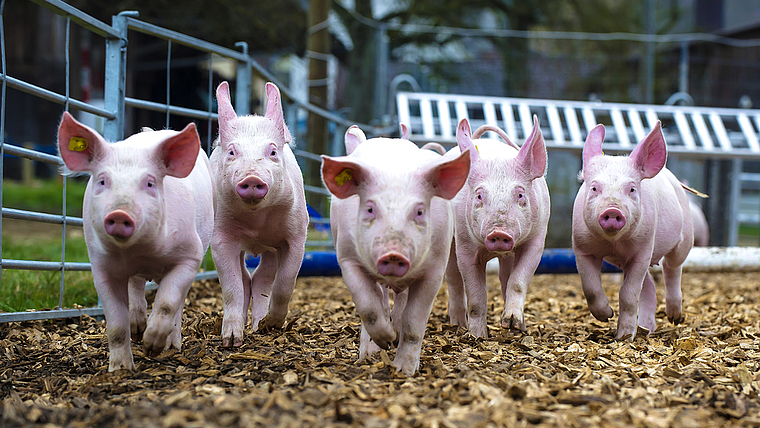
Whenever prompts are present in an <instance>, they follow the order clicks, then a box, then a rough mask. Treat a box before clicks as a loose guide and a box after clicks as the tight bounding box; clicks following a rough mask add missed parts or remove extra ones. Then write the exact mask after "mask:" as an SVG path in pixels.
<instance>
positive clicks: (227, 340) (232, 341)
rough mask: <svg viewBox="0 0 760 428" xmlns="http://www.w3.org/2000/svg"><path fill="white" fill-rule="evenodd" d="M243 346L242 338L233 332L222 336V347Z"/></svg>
mask: <svg viewBox="0 0 760 428" xmlns="http://www.w3.org/2000/svg"><path fill="white" fill-rule="evenodd" d="M241 346H243V338H242V337H235V335H234V334H232V335H230V336H229V337H223V338H222V348H239V347H241Z"/></svg>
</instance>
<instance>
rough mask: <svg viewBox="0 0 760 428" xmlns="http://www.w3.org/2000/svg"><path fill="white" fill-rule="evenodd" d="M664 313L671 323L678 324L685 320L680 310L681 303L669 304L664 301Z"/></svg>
mask: <svg viewBox="0 0 760 428" xmlns="http://www.w3.org/2000/svg"><path fill="white" fill-rule="evenodd" d="M665 314H666V315H667V316H668V321H670V322H671V323H672V324H673V325H678V324H681V323H683V322H684V321H685V319H684V317H683V313H682V312H681V305H669V304H667V303H666V304H665Z"/></svg>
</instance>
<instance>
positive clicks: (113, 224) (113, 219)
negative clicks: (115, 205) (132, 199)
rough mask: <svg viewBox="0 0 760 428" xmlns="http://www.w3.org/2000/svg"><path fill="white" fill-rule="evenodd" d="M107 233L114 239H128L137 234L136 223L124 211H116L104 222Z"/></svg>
mask: <svg viewBox="0 0 760 428" xmlns="http://www.w3.org/2000/svg"><path fill="white" fill-rule="evenodd" d="M103 226H105V229H106V233H107V234H109V235H111V236H113V237H114V238H120V239H127V238H129V237H130V236H132V234H133V233H135V221H134V220H133V219H132V217H131V216H130V215H129V214H127V213H126V212H124V211H122V210H115V211H112V212H111V213H110V214H108V215H107V216H106V218H105V220H103Z"/></svg>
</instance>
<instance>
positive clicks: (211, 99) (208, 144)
mask: <svg viewBox="0 0 760 428" xmlns="http://www.w3.org/2000/svg"><path fill="white" fill-rule="evenodd" d="M208 57H209V59H208V99H207V101H206V102H207V105H208V110H207V113H208V114H209V116H210V115H211V113H212V112H213V108H212V106H213V104H214V96H213V94H214V54H212V53H210V54H208ZM213 123H214V122H213V120H211V118H210V117H209V119H208V120H207V121H206V125H207V126H206V156H211V146H212V143H211V137H212V135H211V128H213ZM203 263H204V269H205V263H206V259H205V258H204V259H203Z"/></svg>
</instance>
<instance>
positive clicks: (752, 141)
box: [736, 113, 760, 152]
mask: <svg viewBox="0 0 760 428" xmlns="http://www.w3.org/2000/svg"><path fill="white" fill-rule="evenodd" d="M736 120H737V121H738V122H739V127H740V128H741V129H742V133H744V137H745V138H746V139H747V144H748V145H749V148H750V149H751V150H752V151H753V152H760V144H759V143H758V139H757V134H756V133H755V130H754V129H753V128H752V123H751V122H750V121H749V117H747V115H746V114H744V113H741V114H739V115H738V117H737V118H736Z"/></svg>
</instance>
